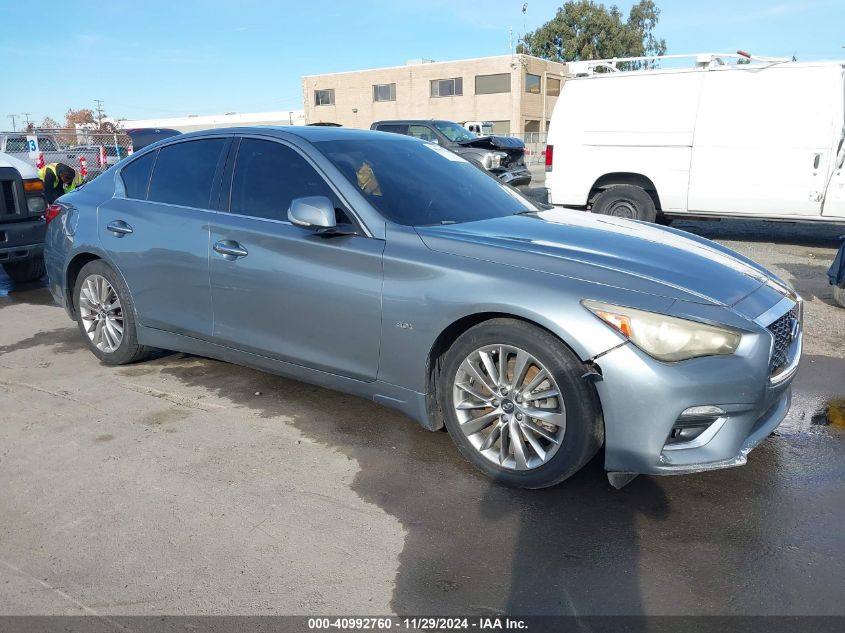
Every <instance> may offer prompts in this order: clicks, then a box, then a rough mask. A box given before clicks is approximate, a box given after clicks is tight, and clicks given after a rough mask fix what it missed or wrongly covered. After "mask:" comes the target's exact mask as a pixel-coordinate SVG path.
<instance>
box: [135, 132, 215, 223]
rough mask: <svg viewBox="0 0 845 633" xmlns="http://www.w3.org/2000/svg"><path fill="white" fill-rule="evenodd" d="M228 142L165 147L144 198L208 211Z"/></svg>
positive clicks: (213, 139)
mask: <svg viewBox="0 0 845 633" xmlns="http://www.w3.org/2000/svg"><path fill="white" fill-rule="evenodd" d="M226 142H227V139H223V138H210V139H202V140H198V141H186V142H184V143H176V144H174V145H167V146H166V147H162V148H161V149H159V151H158V159H157V160H156V161H155V168H154V169H153V175H152V178H151V179H150V188H149V193H148V194H147V199H148V200H152V201H154V202H165V203H167V204H178V205H181V206H184V207H197V208H200V209H208V208H211V202H210V198H211V190H212V186H213V184H214V175H215V173H216V172H217V166H218V163H219V162H220V158H221V154H222V152H223V148H224V147H225V146H226Z"/></svg>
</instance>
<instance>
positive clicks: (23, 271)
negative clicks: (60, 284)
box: [3, 255, 47, 283]
mask: <svg viewBox="0 0 845 633" xmlns="http://www.w3.org/2000/svg"><path fill="white" fill-rule="evenodd" d="M3 270H4V271H6V274H7V275H9V278H10V279H11V280H12V281H14V282H17V283H25V282H27V281H38V280H39V279H41V278H42V277H43V276H44V273H46V272H47V270H46V268H45V266H44V256H43V255H39V256H38V257H33V258H32V259H26V260H24V261H22V262H10V263H8V264H3Z"/></svg>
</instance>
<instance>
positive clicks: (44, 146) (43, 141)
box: [38, 136, 59, 152]
mask: <svg viewBox="0 0 845 633" xmlns="http://www.w3.org/2000/svg"><path fill="white" fill-rule="evenodd" d="M38 149H40V150H41V151H42V152H58V151H59V148H58V147H56V141H54V140H53V139H51V138H44V137H43V136H39V137H38Z"/></svg>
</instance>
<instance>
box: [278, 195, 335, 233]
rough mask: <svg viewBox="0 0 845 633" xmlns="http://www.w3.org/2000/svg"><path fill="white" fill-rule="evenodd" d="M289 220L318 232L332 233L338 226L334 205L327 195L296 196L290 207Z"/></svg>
mask: <svg viewBox="0 0 845 633" xmlns="http://www.w3.org/2000/svg"><path fill="white" fill-rule="evenodd" d="M288 220H290V221H291V223H293V224H295V225H296V226H301V227H302V228H305V229H311V230H312V231H317V232H318V233H331V232H332V231H334V230H335V229H336V228H337V222H336V221H335V215H334V205H333V204H332V201H331V200H329V199H328V198H326V197H325V196H308V197H305V198H294V199H293V200H292V201H291V203H290V209H288Z"/></svg>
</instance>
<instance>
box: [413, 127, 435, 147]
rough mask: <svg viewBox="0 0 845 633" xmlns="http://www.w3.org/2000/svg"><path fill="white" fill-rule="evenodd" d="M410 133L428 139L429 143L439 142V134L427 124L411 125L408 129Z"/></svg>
mask: <svg viewBox="0 0 845 633" xmlns="http://www.w3.org/2000/svg"><path fill="white" fill-rule="evenodd" d="M408 135H409V136H413V137H414V138H420V139H422V140H424V141H428V142H429V143H436V142H437V135H436V134H435V133H434V132H433V131H432V130H431V128H429V127H427V126H425V125H412V126H410V127H409V129H408Z"/></svg>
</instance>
